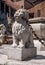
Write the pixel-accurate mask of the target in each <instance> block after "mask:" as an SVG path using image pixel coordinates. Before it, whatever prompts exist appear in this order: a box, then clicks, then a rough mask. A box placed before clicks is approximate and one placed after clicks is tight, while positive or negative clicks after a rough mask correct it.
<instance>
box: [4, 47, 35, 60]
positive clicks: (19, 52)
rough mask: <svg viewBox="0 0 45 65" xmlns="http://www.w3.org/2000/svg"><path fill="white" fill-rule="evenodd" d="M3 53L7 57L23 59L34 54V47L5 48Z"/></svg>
mask: <svg viewBox="0 0 45 65" xmlns="http://www.w3.org/2000/svg"><path fill="white" fill-rule="evenodd" d="M5 54H6V55H7V56H8V58H9V59H14V60H25V59H27V58H32V57H34V56H36V48H35V47H34V48H12V47H7V48H5Z"/></svg>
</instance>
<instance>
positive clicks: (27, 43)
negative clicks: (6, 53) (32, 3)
mask: <svg viewBox="0 0 45 65" xmlns="http://www.w3.org/2000/svg"><path fill="white" fill-rule="evenodd" d="M14 18H15V22H14V23H13V25H12V33H13V44H12V46H13V47H20V48H21V47H23V48H25V47H28V48H29V47H34V44H33V36H32V30H31V27H29V25H28V22H27V21H28V19H29V13H28V12H27V10H26V9H19V10H17V11H16V13H15V14H14Z"/></svg>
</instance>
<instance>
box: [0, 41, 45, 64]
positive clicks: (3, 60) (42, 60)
mask: <svg viewBox="0 0 45 65" xmlns="http://www.w3.org/2000/svg"><path fill="white" fill-rule="evenodd" d="M34 42H35V46H36V47H37V56H36V57H34V58H33V59H30V58H28V59H27V60H25V61H16V60H11V59H8V57H7V56H6V55H4V54H3V53H2V51H3V50H1V49H2V47H0V65H4V64H5V65H45V51H40V47H41V44H40V42H39V41H34Z"/></svg>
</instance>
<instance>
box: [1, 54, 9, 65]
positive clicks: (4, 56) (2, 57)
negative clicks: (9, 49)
mask: <svg viewBox="0 0 45 65" xmlns="http://www.w3.org/2000/svg"><path fill="white" fill-rule="evenodd" d="M7 61H8V56H7V55H3V54H0V65H4V64H5V65H6V63H7Z"/></svg>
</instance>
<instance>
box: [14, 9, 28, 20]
mask: <svg viewBox="0 0 45 65" xmlns="http://www.w3.org/2000/svg"><path fill="white" fill-rule="evenodd" d="M14 18H15V20H20V19H22V18H25V19H27V20H28V19H29V13H28V12H27V11H26V9H19V10H17V11H16V13H15V14H14Z"/></svg>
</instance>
